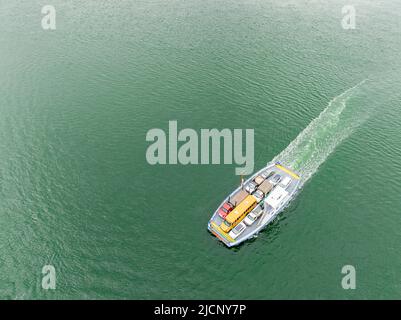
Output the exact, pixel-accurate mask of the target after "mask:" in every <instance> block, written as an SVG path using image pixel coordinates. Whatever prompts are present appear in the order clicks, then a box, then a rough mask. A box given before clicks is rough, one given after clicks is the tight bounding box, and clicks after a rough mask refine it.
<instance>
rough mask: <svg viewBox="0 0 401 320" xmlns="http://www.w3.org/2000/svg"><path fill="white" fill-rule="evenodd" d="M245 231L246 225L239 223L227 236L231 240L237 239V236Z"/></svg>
mask: <svg viewBox="0 0 401 320" xmlns="http://www.w3.org/2000/svg"><path fill="white" fill-rule="evenodd" d="M245 229H246V225H245V223H243V222H240V223H239V224H237V226H236V227H234V228H233V229H232V230H231V231H230V232H229V233H228V235H229V236H230V237H231V238H233V239H237V238H238V236H239V235H240V234H241V233H243V232H244V230H245Z"/></svg>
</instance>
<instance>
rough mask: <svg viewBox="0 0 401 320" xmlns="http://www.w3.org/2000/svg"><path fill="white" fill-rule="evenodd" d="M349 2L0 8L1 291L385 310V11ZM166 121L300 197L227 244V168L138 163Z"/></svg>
mask: <svg viewBox="0 0 401 320" xmlns="http://www.w3.org/2000/svg"><path fill="white" fill-rule="evenodd" d="M46 4H51V5H53V6H54V7H55V9H56V30H43V29H42V27H41V20H42V18H43V16H44V14H42V13H41V9H42V7H43V6H44V5H46ZM348 4H350V3H349V1H342V0H340V1H328V0H327V1H323V0H321V1H318V0H315V1H307V0H280V1H278V0H277V1H273V0H230V1H229V0H219V1H216V0H213V1H211V0H185V1H182V0H146V1H145V0H143V1H127V0H125V1H124V0H119V1H117V0H107V1H105V0H97V1H94V0H91V1H72V0H63V1H61V0H53V1H52V2H51V3H47V2H46V1H38V0H29V1H28V0H23V1H6V0H0V298H3V299H109V298H110V299H173V298H178V299H225V298H232V299H373V298H377V299H384V298H390V299H400V298H401V248H400V244H401V3H400V1H398V0H385V1H384V0H377V1H373V0H353V1H352V4H353V5H354V6H355V9H356V28H355V29H350V30H346V29H343V28H342V24H341V21H342V19H343V13H342V7H343V6H344V5H348ZM169 120H176V121H177V123H178V127H179V129H183V128H193V129H195V130H196V131H197V132H199V130H200V129H202V128H206V129H208V128H210V129H211V128H217V129H223V128H229V129H234V128H243V129H246V128H252V129H254V130H255V170H257V169H258V168H261V167H263V166H264V165H265V164H266V163H267V162H268V161H271V160H272V159H276V160H279V161H282V162H283V163H285V164H286V165H288V166H290V167H292V168H293V169H294V170H296V171H298V172H299V173H300V174H301V175H302V176H303V177H304V184H303V186H302V190H301V192H300V193H299V195H298V197H297V198H296V199H295V200H294V201H293V202H292V203H291V206H290V207H288V208H287V209H286V210H285V211H284V212H283V213H282V214H281V215H280V216H279V218H278V219H277V220H276V221H275V222H274V223H273V224H272V225H270V226H269V227H268V228H267V229H266V230H265V231H263V232H262V233H260V234H259V235H258V237H257V238H256V239H253V240H251V241H248V242H246V243H245V244H243V245H241V246H240V247H238V248H234V249H228V248H226V247H225V246H224V245H222V243H220V242H219V241H218V240H217V239H216V238H215V237H214V236H212V235H211V234H210V233H209V232H208V231H207V223H208V220H209V218H210V217H211V215H212V213H213V212H214V210H215V209H216V207H217V206H218V205H219V204H220V202H221V201H222V199H223V198H224V197H225V196H226V195H227V194H228V193H230V192H231V190H233V189H234V188H235V187H236V186H237V185H238V183H239V181H240V178H239V177H238V176H236V175H235V167H237V165H236V164H235V163H234V164H232V165H187V166H184V165H180V164H178V165H153V166H152V165H150V164H149V163H148V162H147V161H146V157H145V154H146V150H147V148H148V146H149V145H150V143H149V142H147V141H146V140H145V137H146V133H147V132H148V130H150V129H152V128H161V129H163V130H165V131H167V130H168V121H169ZM45 265H52V266H54V268H55V271H56V289H54V290H51V289H50V290H45V289H43V288H42V277H43V274H42V268H43V266H45ZM345 265H352V266H354V267H355V269H356V289H354V290H344V289H343V288H342V285H341V281H342V278H343V277H344V274H342V273H341V270H342V268H343V266H345Z"/></svg>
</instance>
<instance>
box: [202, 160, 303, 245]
mask: <svg viewBox="0 0 401 320" xmlns="http://www.w3.org/2000/svg"><path fill="white" fill-rule="evenodd" d="M300 182H301V177H300V176H299V175H298V174H297V173H295V172H294V171H293V170H291V169H289V168H286V167H284V166H283V165H282V164H280V163H279V162H276V163H268V164H267V165H266V167H264V168H263V169H261V170H259V171H258V172H256V173H255V174H254V175H252V176H251V177H250V178H249V179H247V180H246V181H245V182H242V183H241V185H240V186H239V187H238V188H237V189H235V190H234V191H233V192H232V193H231V194H230V195H229V196H228V197H227V198H226V199H224V201H223V202H222V203H221V204H220V206H219V207H218V208H217V210H216V211H215V212H214V214H213V216H212V218H211V219H210V221H209V223H208V229H209V231H210V232H211V233H212V234H214V235H215V236H216V237H217V238H218V239H220V240H221V241H222V242H223V243H224V244H225V245H226V246H227V247H233V246H237V245H239V244H240V243H242V242H244V241H246V240H248V239H250V238H253V237H254V236H256V235H257V234H258V233H259V232H260V231H261V230H262V229H263V228H265V227H266V226H267V225H268V224H269V223H270V222H272V221H273V220H274V219H275V218H276V217H277V215H278V214H279V213H280V212H281V211H282V210H283V209H284V208H285V207H286V206H288V204H289V202H290V201H291V200H292V199H293V198H294V197H295V195H296V194H297V192H298V190H299V188H300Z"/></svg>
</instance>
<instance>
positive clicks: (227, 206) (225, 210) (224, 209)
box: [219, 202, 234, 219]
mask: <svg viewBox="0 0 401 320" xmlns="http://www.w3.org/2000/svg"><path fill="white" fill-rule="evenodd" d="M233 209H234V206H233V205H232V204H231V203H228V202H226V203H224V204H223V205H222V206H221V208H220V209H219V216H220V217H222V218H223V219H225V218H226V217H227V215H228V214H229V213H230V212H231V211H232V210H233Z"/></svg>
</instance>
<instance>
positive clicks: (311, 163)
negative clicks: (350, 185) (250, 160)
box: [273, 79, 367, 183]
mask: <svg viewBox="0 0 401 320" xmlns="http://www.w3.org/2000/svg"><path fill="white" fill-rule="evenodd" d="M366 80H367V79H365V80H363V81H361V82H360V83H358V84H357V85H355V86H354V87H352V88H350V89H348V90H346V91H344V92H343V93H342V94H340V95H338V96H336V97H335V98H333V99H332V100H331V101H330V102H329V104H328V105H327V107H326V108H325V109H324V110H323V111H322V112H321V113H320V114H319V116H318V117H317V118H315V119H313V120H312V121H311V123H310V124H309V125H308V126H307V127H306V128H305V129H304V130H303V131H302V132H301V133H300V134H299V135H298V136H297V137H296V138H295V139H294V140H293V141H292V142H291V143H290V144H289V145H288V146H287V147H286V148H285V149H284V150H283V151H282V152H281V153H279V154H278V155H277V156H276V157H275V158H274V159H273V161H275V162H276V161H278V162H281V163H282V164H284V165H285V166H287V167H289V168H292V169H293V170H295V171H297V172H298V173H299V174H300V175H301V177H302V178H303V183H305V182H306V181H307V180H308V179H309V178H310V177H311V176H312V175H313V174H314V173H315V172H316V171H317V170H318V168H319V167H320V165H321V164H322V163H323V162H324V161H325V160H326V159H327V157H328V156H329V155H330V154H331V153H332V152H333V151H334V150H335V148H336V147H337V146H338V145H339V144H340V143H341V142H342V141H343V140H344V139H345V138H347V137H348V136H349V135H350V134H351V133H352V132H353V131H354V130H355V128H356V127H358V126H359V125H360V124H361V122H363V120H364V118H365V119H366V117H363V116H362V115H361V113H360V111H361V110H360V109H358V108H354V110H349V111H350V112H348V113H347V114H344V110H346V107H347V103H348V100H349V99H350V98H351V96H352V95H353V94H354V92H355V90H357V88H359V87H360V86H361V85H362V84H363V83H365V82H366Z"/></svg>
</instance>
